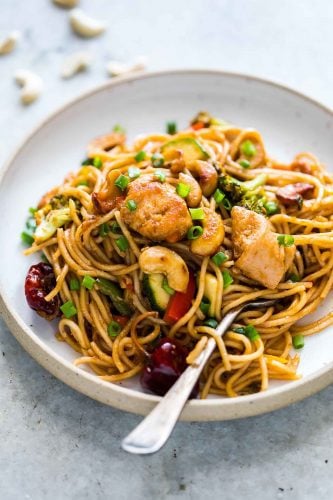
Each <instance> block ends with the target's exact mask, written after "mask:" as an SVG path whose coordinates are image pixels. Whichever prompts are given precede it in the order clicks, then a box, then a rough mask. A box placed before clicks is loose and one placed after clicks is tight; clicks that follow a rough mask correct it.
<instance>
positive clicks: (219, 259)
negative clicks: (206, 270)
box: [212, 252, 228, 266]
mask: <svg viewBox="0 0 333 500" xmlns="http://www.w3.org/2000/svg"><path fill="white" fill-rule="evenodd" d="M227 260H228V257H227V255H226V254H225V253H224V252H217V253H216V254H215V255H213V257H212V261H213V262H214V264H215V265H217V266H221V264H223V263H224V262H225V261H227Z"/></svg>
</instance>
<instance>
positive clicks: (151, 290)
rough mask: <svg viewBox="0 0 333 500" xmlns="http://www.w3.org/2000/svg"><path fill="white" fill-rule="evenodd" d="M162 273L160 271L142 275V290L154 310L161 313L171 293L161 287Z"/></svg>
mask: <svg viewBox="0 0 333 500" xmlns="http://www.w3.org/2000/svg"><path fill="white" fill-rule="evenodd" d="M163 280H164V275H163V274H160V273H154V274H145V275H144V277H143V291H144V294H145V295H146V296H147V298H148V300H149V302H150V305H151V307H152V309H153V310H154V311H158V312H160V313H163V312H164V311H165V310H166V308H167V305H168V303H169V300H170V297H171V295H169V294H168V293H167V292H166V291H165V290H164V289H163Z"/></svg>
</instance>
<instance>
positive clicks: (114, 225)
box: [111, 221, 122, 234]
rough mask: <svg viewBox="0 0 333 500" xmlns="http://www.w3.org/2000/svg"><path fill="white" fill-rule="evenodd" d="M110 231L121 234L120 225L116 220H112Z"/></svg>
mask: <svg viewBox="0 0 333 500" xmlns="http://www.w3.org/2000/svg"><path fill="white" fill-rule="evenodd" d="M111 232H112V233H114V234H121V232H122V231H121V227H120V226H119V224H118V222H116V221H115V222H112V224H111Z"/></svg>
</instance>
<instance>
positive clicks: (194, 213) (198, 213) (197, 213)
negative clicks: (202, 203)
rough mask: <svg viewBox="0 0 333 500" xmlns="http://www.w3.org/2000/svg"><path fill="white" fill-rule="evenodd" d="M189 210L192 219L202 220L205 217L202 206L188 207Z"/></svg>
mask: <svg viewBox="0 0 333 500" xmlns="http://www.w3.org/2000/svg"><path fill="white" fill-rule="evenodd" d="M189 212H190V214H191V217H192V219H193V220H203V219H204V218H205V213H204V211H203V208H201V207H199V208H189Z"/></svg>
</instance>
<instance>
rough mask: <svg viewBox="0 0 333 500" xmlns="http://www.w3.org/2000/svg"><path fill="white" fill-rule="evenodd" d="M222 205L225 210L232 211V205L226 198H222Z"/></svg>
mask: <svg viewBox="0 0 333 500" xmlns="http://www.w3.org/2000/svg"><path fill="white" fill-rule="evenodd" d="M222 205H223V206H224V208H225V209H226V210H231V209H232V204H231V202H230V201H229V200H228V198H223V200H222Z"/></svg>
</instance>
